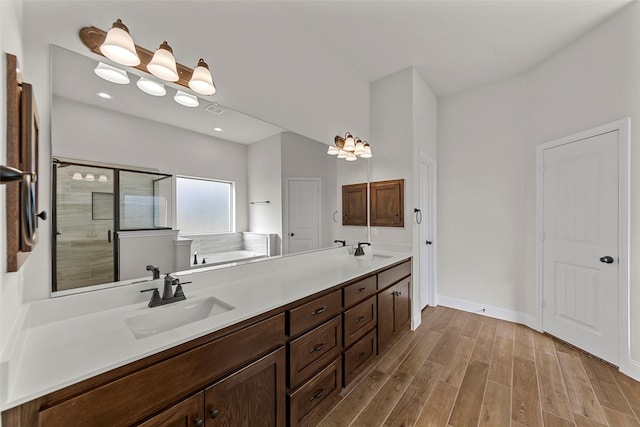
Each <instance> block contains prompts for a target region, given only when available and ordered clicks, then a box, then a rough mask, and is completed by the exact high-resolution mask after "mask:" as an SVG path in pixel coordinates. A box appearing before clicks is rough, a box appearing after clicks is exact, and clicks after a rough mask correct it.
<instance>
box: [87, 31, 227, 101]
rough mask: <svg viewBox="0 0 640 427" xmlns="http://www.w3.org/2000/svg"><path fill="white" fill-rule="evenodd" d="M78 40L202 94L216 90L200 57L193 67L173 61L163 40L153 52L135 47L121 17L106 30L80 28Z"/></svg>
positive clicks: (113, 58)
mask: <svg viewBox="0 0 640 427" xmlns="http://www.w3.org/2000/svg"><path fill="white" fill-rule="evenodd" d="M80 40H82V43H83V44H84V45H85V46H86V47H88V48H89V50H91V51H92V52H93V53H96V54H98V55H102V56H106V57H107V58H109V59H111V60H112V61H114V62H117V63H118V64H122V65H127V66H130V67H134V68H136V69H138V70H140V71H143V72H145V73H151V74H153V75H154V76H157V77H159V78H161V79H163V80H166V81H170V82H175V83H176V84H177V85H180V86H182V87H185V88H188V89H191V90H193V91H194V92H197V93H199V94H201V95H207V96H208V95H213V94H214V93H216V86H215V85H214V84H213V79H212V77H211V72H210V71H209V66H208V65H207V63H206V62H205V61H204V59H203V58H200V60H199V61H198V63H197V65H196V69H195V70H192V69H191V68H189V67H185V66H184V65H182V64H179V63H176V60H175V57H174V56H173V49H171V47H170V46H169V45H168V44H167V42H166V41H165V42H163V43H162V44H161V45H160V47H159V48H158V49H157V50H156V51H155V53H154V52H151V51H149V50H147V49H145V48H143V47H141V46H137V45H135V44H134V43H133V39H132V38H131V35H130V34H129V29H128V28H127V27H126V26H125V25H124V24H123V23H122V21H121V20H120V19H118V20H117V21H116V22H114V23H113V27H112V28H111V29H110V30H109V32H108V33H106V32H104V31H103V30H101V29H99V28H96V27H83V28H81V29H80Z"/></svg>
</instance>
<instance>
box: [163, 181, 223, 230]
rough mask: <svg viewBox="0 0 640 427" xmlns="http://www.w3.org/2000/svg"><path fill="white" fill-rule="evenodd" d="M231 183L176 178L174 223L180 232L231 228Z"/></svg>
mask: <svg viewBox="0 0 640 427" xmlns="http://www.w3.org/2000/svg"><path fill="white" fill-rule="evenodd" d="M233 200H234V188H233V183H232V182H224V181H214V180H209V179H203V178H186V177H177V178H176V206H177V209H176V210H177V218H176V219H177V224H178V229H179V230H180V234H204V233H229V232H232V231H234V230H233V229H234V226H235V212H234V209H233V206H234V203H233Z"/></svg>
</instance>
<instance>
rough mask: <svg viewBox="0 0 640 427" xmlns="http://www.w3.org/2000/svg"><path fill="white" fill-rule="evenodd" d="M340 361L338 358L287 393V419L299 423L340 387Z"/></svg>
mask: <svg viewBox="0 0 640 427" xmlns="http://www.w3.org/2000/svg"><path fill="white" fill-rule="evenodd" d="M341 383H342V361H341V360H340V359H339V358H338V359H336V360H335V361H334V362H333V363H331V364H330V365H329V366H327V367H326V368H324V369H323V370H322V371H321V372H320V373H319V374H318V375H316V376H315V377H313V378H311V379H310V380H309V381H307V382H306V383H305V384H304V385H303V386H302V387H300V388H299V389H298V390H296V391H294V392H293V393H290V394H289V421H290V425H291V426H297V425H300V424H301V422H303V421H304V419H305V418H306V417H307V416H309V415H310V414H311V411H313V409H314V408H316V407H317V406H318V405H319V404H320V403H322V402H323V401H325V400H326V399H328V398H331V397H333V396H335V395H337V394H338V393H340V390H341V388H342V384H341Z"/></svg>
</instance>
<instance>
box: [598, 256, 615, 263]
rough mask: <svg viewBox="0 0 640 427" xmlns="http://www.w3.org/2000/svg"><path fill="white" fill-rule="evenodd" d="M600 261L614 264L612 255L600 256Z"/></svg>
mask: <svg viewBox="0 0 640 427" xmlns="http://www.w3.org/2000/svg"><path fill="white" fill-rule="evenodd" d="M600 262H604V263H605V264H613V258H611V257H610V256H603V257H602V258H600Z"/></svg>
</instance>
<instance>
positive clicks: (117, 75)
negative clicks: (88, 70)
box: [93, 62, 129, 85]
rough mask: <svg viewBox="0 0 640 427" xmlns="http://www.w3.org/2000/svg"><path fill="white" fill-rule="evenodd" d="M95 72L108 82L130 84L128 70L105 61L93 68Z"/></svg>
mask: <svg viewBox="0 0 640 427" xmlns="http://www.w3.org/2000/svg"><path fill="white" fill-rule="evenodd" d="M93 72H94V73H96V75H97V76H98V77H100V78H101V79H104V80H106V81H108V82H111V83H116V84H119V85H126V84H129V76H128V75H127V72H126V71H124V70H121V69H120V68H116V67H112V66H111V65H108V64H105V63H104V62H100V63H98V66H97V67H96V68H95V69H94V70H93Z"/></svg>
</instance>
